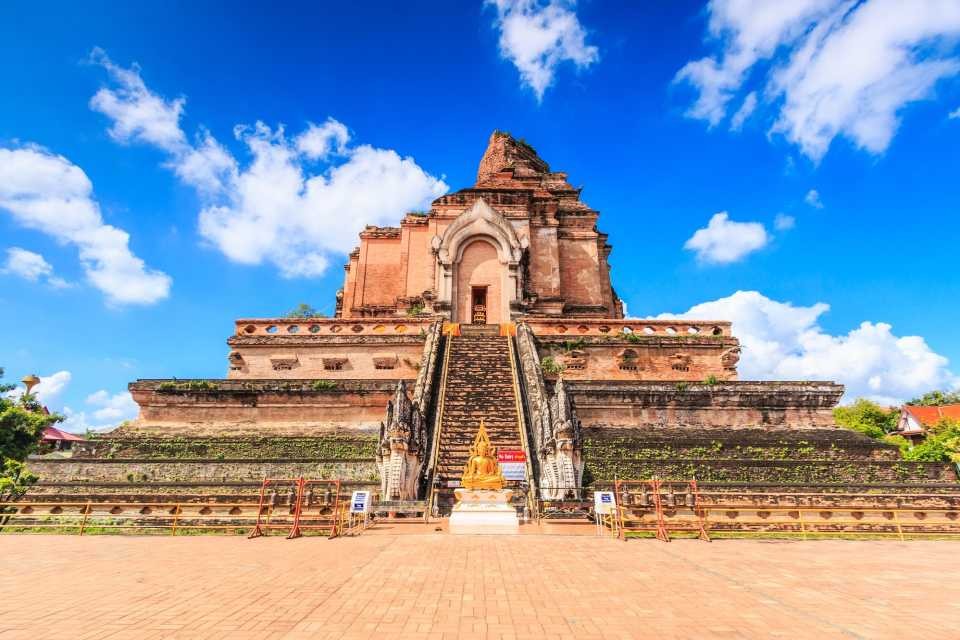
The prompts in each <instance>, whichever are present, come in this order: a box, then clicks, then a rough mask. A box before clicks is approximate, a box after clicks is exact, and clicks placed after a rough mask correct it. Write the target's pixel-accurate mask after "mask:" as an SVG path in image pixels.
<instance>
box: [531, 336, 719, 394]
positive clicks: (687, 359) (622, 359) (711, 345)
mask: <svg viewBox="0 0 960 640" xmlns="http://www.w3.org/2000/svg"><path fill="white" fill-rule="evenodd" d="M538 342H539V346H540V350H539V355H540V359H541V361H542V360H543V358H547V357H550V358H553V360H554V361H555V362H557V363H558V364H560V365H561V366H563V367H564V370H563V377H564V378H565V379H566V380H595V381H602V380H671V381H678V380H685V381H688V382H703V381H704V380H706V379H708V378H710V377H711V376H713V377H715V378H716V379H717V380H736V379H737V373H736V369H735V368H733V367H729V366H727V365H725V363H724V361H723V354H724V353H725V352H726V351H727V350H728V349H731V348H733V347H736V346H738V343H737V341H736V340H734V339H729V338H726V339H724V338H720V339H712V338H707V337H702V338H696V337H669V338H667V337H656V338H637V339H636V340H635V341H628V340H626V339H624V338H623V337H622V335H621V336H610V337H602V338H601V337H595V336H587V337H584V336H579V337H578V336H576V335H572V336H570V337H566V336H565V335H559V336H544V337H543V338H541V339H539V340H538Z"/></svg>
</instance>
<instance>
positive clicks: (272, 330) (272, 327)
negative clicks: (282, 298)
mask: <svg viewBox="0 0 960 640" xmlns="http://www.w3.org/2000/svg"><path fill="white" fill-rule="evenodd" d="M276 332H277V325H275V324H272V325H270V326H269V327H267V333H276Z"/></svg>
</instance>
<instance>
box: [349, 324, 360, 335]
mask: <svg viewBox="0 0 960 640" xmlns="http://www.w3.org/2000/svg"><path fill="white" fill-rule="evenodd" d="M350 331H353V332H354V333H360V332H361V331H363V325H362V324H355V325H353V326H352V327H350Z"/></svg>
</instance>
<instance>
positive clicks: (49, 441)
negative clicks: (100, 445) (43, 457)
mask: <svg viewBox="0 0 960 640" xmlns="http://www.w3.org/2000/svg"><path fill="white" fill-rule="evenodd" d="M74 442H86V440H85V439H84V438H81V437H80V436H77V435H74V434H72V433H67V432H66V431H61V430H60V429H57V428H56V427H47V428H46V429H44V430H43V437H41V438H40V443H41V444H42V445H45V447H50V448H51V449H53V450H54V451H69V450H70V449H71V448H72V447H73V443H74Z"/></svg>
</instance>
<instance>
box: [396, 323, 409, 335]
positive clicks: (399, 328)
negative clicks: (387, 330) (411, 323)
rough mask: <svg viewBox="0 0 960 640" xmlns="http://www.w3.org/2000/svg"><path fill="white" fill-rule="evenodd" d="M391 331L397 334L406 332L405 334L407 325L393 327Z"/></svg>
mask: <svg viewBox="0 0 960 640" xmlns="http://www.w3.org/2000/svg"><path fill="white" fill-rule="evenodd" d="M393 330H394V331H396V332H397V333H406V332H407V325H405V324H398V325H397V326H395V327H394V328H393Z"/></svg>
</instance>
